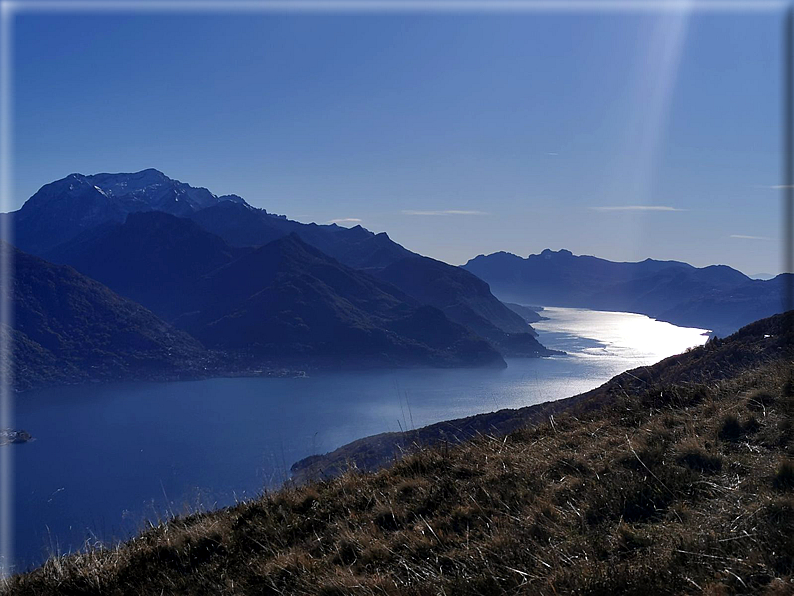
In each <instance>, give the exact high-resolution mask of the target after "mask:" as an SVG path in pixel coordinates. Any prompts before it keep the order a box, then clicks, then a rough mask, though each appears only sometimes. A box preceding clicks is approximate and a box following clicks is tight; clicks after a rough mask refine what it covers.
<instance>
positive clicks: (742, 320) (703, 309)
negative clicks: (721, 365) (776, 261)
mask: <svg viewBox="0 0 794 596" xmlns="http://www.w3.org/2000/svg"><path fill="white" fill-rule="evenodd" d="M793 284H794V275H792V274H790V273H781V274H780V275H778V276H777V277H775V278H773V279H770V280H755V279H754V280H750V281H748V282H746V283H743V284H741V285H739V286H737V287H735V288H731V289H729V290H722V289H715V290H711V291H709V292H707V293H705V294H702V295H699V296H696V297H694V298H692V299H689V300H687V301H685V302H682V303H680V304H677V305H676V306H674V307H673V308H671V309H670V310H668V311H664V312H662V313H661V314H660V315H659V318H660V319H661V320H663V321H676V322H678V324H680V325H690V326H702V327H706V328H709V329H713V330H715V332H716V333H717V334H718V335H720V336H725V335H728V334H729V333H730V332H731V331H733V330H735V329H738V328H739V327H742V326H743V325H746V324H747V321H748V320H750V321H753V320H757V319H761V318H765V317H769V316H771V315H773V314H776V313H780V312H783V311H784V310H786V309H787V306H786V305H785V304H784V296H785V295H786V291H787V288H790V287H792V285H793ZM789 306H790V305H789ZM695 323H697V325H695Z"/></svg>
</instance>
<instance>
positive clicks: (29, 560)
mask: <svg viewBox="0 0 794 596" xmlns="http://www.w3.org/2000/svg"><path fill="white" fill-rule="evenodd" d="M543 315H544V316H546V317H548V320H545V321H541V322H539V323H536V324H535V325H534V327H535V328H536V329H537V330H538V333H539V340H540V341H541V343H543V344H544V345H546V346H547V347H550V348H555V349H559V350H564V351H566V352H567V353H568V354H567V355H566V356H556V357H552V358H543V359H510V360H508V367H507V368H506V369H503V370H490V369H486V370H482V369H473V370H472V369H468V370H459V369H458V370H435V369H433V370H427V369H422V370H416V369H415V370H388V371H370V372H356V373H327V374H322V375H317V376H313V377H309V378H295V379H264V378H234V379H210V380H204V381H195V382H180V383H130V384H116V385H90V386H84V387H69V388H60V389H47V390H42V391H37V392H34V393H30V394H24V395H22V396H19V397H18V398H17V399H16V405H15V413H14V415H15V420H16V427H17V428H23V429H25V430H27V431H29V432H30V433H31V434H32V435H33V436H34V437H36V440H35V441H33V442H30V443H26V444H21V445H11V446H7V447H0V448H4V449H12V450H13V451H12V459H13V464H14V477H15V485H14V489H15V504H14V511H15V516H14V518H15V528H14V535H15V537H16V540H15V557H16V561H17V568H18V569H23V568H26V567H28V566H30V565H33V564H37V563H39V562H41V560H42V559H43V558H44V557H45V556H46V555H47V554H48V553H51V552H68V551H69V550H74V549H76V548H80V547H81V546H82V545H83V544H84V543H85V541H86V540H91V541H94V540H102V541H109V540H113V539H120V538H124V537H127V536H129V535H130V533H131V532H135V531H137V530H139V529H140V528H141V527H142V526H143V524H144V521H145V520H146V519H157V518H158V517H164V516H167V515H169V514H171V513H183V512H186V511H189V510H196V509H199V508H214V507H217V506H223V505H228V504H231V503H234V501H235V499H242V498H246V497H251V496H255V495H256V494H258V493H260V492H261V491H262V490H263V489H265V488H270V487H275V486H277V485H278V484H279V483H280V482H282V481H283V480H284V479H285V478H286V476H287V474H288V470H289V467H290V466H291V465H292V463H294V462H295V461H297V460H299V459H301V458H303V457H306V456H308V455H312V454H315V453H324V452H327V451H330V450H333V449H335V448H337V447H339V446H341V445H343V444H345V443H348V442H350V441H352V440H355V439H358V438H361V437H364V436H367V435H372V434H375V433H380V432H384V431H398V430H401V429H407V428H417V427H420V426H424V425H427V424H431V423H434V422H439V421H441V420H448V419H452V418H460V417H464V416H470V415H472V414H478V413H481V412H489V411H494V410H498V409H501V408H518V407H522V406H527V405H531V404H535V403H539V402H543V401H549V400H554V399H559V398H563V397H568V396H571V395H575V394H577V393H581V392H583V391H587V390H589V389H592V388H594V387H597V386H598V385H600V384H602V383H604V382H605V381H607V380H608V379H610V378H611V377H613V376H615V375H616V374H619V373H621V372H623V371H625V370H628V369H631V368H635V367H637V366H643V365H648V364H653V363H655V362H658V361H659V360H661V359H662V358H664V357H666V356H670V355H672V354H676V353H680V352H682V351H684V350H685V349H686V348H688V347H691V346H695V345H700V344H702V343H704V342H705V341H706V337H705V336H704V335H703V330H699V329H688V328H681V327H676V326H674V325H670V324H668V323H660V322H658V321H654V320H652V319H649V318H647V317H645V316H642V315H636V314H628V313H612V312H597V311H588V310H583V309H569V308H548V309H546V310H545V311H544V312H543Z"/></svg>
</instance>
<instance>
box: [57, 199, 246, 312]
mask: <svg viewBox="0 0 794 596" xmlns="http://www.w3.org/2000/svg"><path fill="white" fill-rule="evenodd" d="M246 252H248V251H247V250H246V249H241V248H234V247H230V246H229V245H228V244H226V242H224V241H223V239H221V238H219V237H218V236H216V235H214V234H211V233H209V232H207V231H206V230H204V229H203V228H202V227H201V226H199V225H198V224H196V223H195V222H193V221H191V220H189V219H184V218H180V217H175V216H173V215H169V214H168V213H164V212H162V211H148V212H138V213H131V214H129V215H128V216H127V219H126V220H125V221H124V223H108V224H105V225H102V226H98V227H96V228H92V229H90V230H87V231H85V232H83V233H81V234H79V235H78V236H76V237H75V238H73V239H72V240H70V241H68V242H66V243H64V244H62V245H60V246H58V247H56V248H54V249H52V250H50V251H48V252H46V253H45V254H44V255H43V256H44V257H45V258H47V259H48V260H50V261H52V262H54V263H63V264H68V265H71V266H72V267H74V268H75V269H77V270H78V271H79V272H80V273H83V274H85V275H87V276H89V277H91V278H93V279H95V280H97V281H100V282H102V283H103V284H105V285H106V286H108V287H109V288H111V289H112V290H113V291H114V292H117V293H118V294H121V295H122V296H125V297H127V298H130V299H132V300H135V301H136V302H139V303H140V304H142V305H143V306H145V307H146V308H148V309H150V310H152V311H154V312H155V313H157V314H158V315H159V316H161V317H163V318H165V319H166V320H172V319H174V318H176V317H177V316H179V315H181V314H184V313H186V312H189V311H190V310H193V309H195V308H196V300H197V298H198V296H197V292H198V289H197V281H198V280H199V279H200V278H201V277H203V276H204V275H207V274H208V273H210V272H211V271H214V270H215V269H219V268H220V267H223V266H224V265H228V264H229V263H231V262H232V261H234V260H235V259H237V258H239V257H240V256H242V255H243V254H245V253H246Z"/></svg>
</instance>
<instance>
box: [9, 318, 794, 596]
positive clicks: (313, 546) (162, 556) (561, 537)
mask: <svg viewBox="0 0 794 596" xmlns="http://www.w3.org/2000/svg"><path fill="white" fill-rule="evenodd" d="M792 323H794V313H792V312H790V313H788V314H787V315H784V316H777V317H773V318H771V319H767V320H764V321H760V322H757V323H755V324H753V325H751V326H748V327H746V328H744V329H743V330H742V331H740V332H739V333H737V334H735V335H733V336H731V337H730V338H727V339H724V340H719V341H717V342H709V344H707V345H706V346H704V347H701V348H697V349H695V350H691V351H690V352H688V353H686V354H683V355H681V356H679V357H673V358H670V359H667V360H665V361H663V362H662V363H660V364H658V365H656V366H654V367H649V368H647V369H637V370H636V371H632V372H631V373H627V374H625V375H621V376H620V377H617V378H616V379H614V380H613V381H611V382H610V383H608V384H607V385H605V386H604V387H603V388H600V390H596V391H595V392H592V393H591V394H586V395H585V396H582V398H581V399H576V400H572V401H569V402H568V407H566V408H564V409H563V410H559V411H557V412H556V413H554V414H553V415H551V416H549V417H548V418H545V419H543V420H542V421H536V422H535V423H534V424H532V425H530V426H525V427H523V428H518V429H516V430H514V431H512V432H510V433H509V434H507V435H504V436H500V435H496V434H488V433H483V434H480V435H479V436H478V437H476V438H475V439H473V440H471V441H467V442H465V443H462V444H460V445H456V446H450V445H449V444H444V443H441V444H438V445H436V446H435V447H432V448H425V449H420V450H418V451H417V452H415V453H412V454H410V455H408V456H406V457H404V458H403V459H401V460H399V461H397V462H395V463H394V465H392V466H391V467H390V468H388V469H384V470H381V471H379V472H377V473H372V474H363V473H358V472H355V471H348V472H347V473H345V474H342V475H341V476H339V477H337V478H335V479H332V480H327V481H321V482H310V483H307V484H306V485H303V486H300V487H291V488H286V489H284V490H281V491H279V492H276V493H273V494H267V495H264V496H262V497H261V498H259V499H256V500H253V501H249V502H245V503H241V504H239V505H237V506H235V507H232V508H229V509H225V510H221V511H216V512H210V513H200V514H195V515H191V516H188V517H184V518H179V519H174V520H172V521H169V522H167V523H163V524H160V525H158V526H156V527H152V528H150V529H148V530H147V531H145V532H143V533H142V534H141V535H140V536H138V537H136V538H135V539H133V540H131V541H129V542H127V543H125V544H121V545H119V546H117V547H114V548H108V549H101V548H93V549H90V550H88V551H87V552H85V553H80V554H75V555H71V556H66V557H60V558H53V559H51V560H49V561H48V562H47V563H46V564H45V565H44V566H43V567H41V568H39V569H36V570H34V571H32V572H30V573H27V574H24V575H19V576H16V577H13V578H11V579H10V581H9V583H8V585H7V588H6V592H7V593H8V594H14V595H22V594H36V595H42V594H62V593H69V594H171V593H184V594H248V593H255V594H324V595H332V594H416V595H424V594H494V593H512V594H604V595H607V594H642V595H648V594H682V593H684V594H686V593H692V594H713V595H717V594H759V593H760V594H767V595H776V594H790V593H792V589H794V583H792V582H794V541H792V539H791V537H792V535H794V499H793V493H792V491H793V490H794V465H793V464H792V460H791V447H792V442H793V441H794V425H792V414H794V385H793V384H792V379H791V362H792V359H791V356H792V352H791V346H792V343H791V340H792V339H793V337H792Z"/></svg>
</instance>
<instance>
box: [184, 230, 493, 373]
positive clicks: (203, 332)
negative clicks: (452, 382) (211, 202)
mask: <svg viewBox="0 0 794 596" xmlns="http://www.w3.org/2000/svg"><path fill="white" fill-rule="evenodd" d="M197 291H198V295H199V296H201V299H202V304H200V305H199V308H198V311H197V312H195V313H192V314H188V315H185V316H183V317H181V318H180V319H178V320H177V321H176V324H177V325H178V326H179V327H181V328H183V329H185V330H187V331H188V332H190V333H191V334H192V335H194V336H195V337H197V338H199V339H200V340H201V341H202V342H204V343H205V345H207V346H211V347H216V348H219V349H224V350H246V351H249V352H251V353H256V354H259V355H267V356H273V357H276V356H277V357H279V358H282V359H285V358H294V359H299V360H301V361H303V359H308V360H310V361H318V362H328V363H331V364H334V365H335V364H341V363H349V364H350V363H352V364H354V365H361V364H369V363H372V364H379V365H384V364H390V365H422V364H423V365H434V366H460V365H471V366H480V365H496V366H504V361H503V360H502V358H501V356H500V355H499V353H498V352H496V350H494V349H493V347H491V346H490V345H489V344H488V342H486V341H485V340H482V339H480V338H478V337H477V336H475V335H473V334H472V333H471V332H470V331H468V330H467V329H466V328H464V327H462V326H460V325H457V324H456V323H453V322H452V321H450V320H449V319H448V318H447V317H446V316H445V315H444V314H443V313H442V312H441V311H439V310H438V309H435V308H433V307H429V306H422V305H421V304H420V303H419V302H417V301H415V300H413V299H411V298H410V297H408V296H407V295H405V294H403V293H402V292H400V291H399V290H398V289H397V288H395V287H393V286H391V285H390V284H387V283H385V282H383V281H380V280H378V279H375V278H374V277H372V276H370V275H368V274H367V273H365V272H362V271H358V270H355V269H352V268H350V267H347V266H345V265H343V264H342V263H339V262H338V261H336V260H335V259H333V258H331V257H329V256H327V255H325V254H324V253H322V252H320V251H319V250H317V249H316V248H313V247H311V246H309V245H308V244H306V243H305V242H303V241H302V240H301V239H300V238H299V237H298V236H297V235H296V234H290V235H288V236H285V237H283V238H279V239H278V240H274V241H273V242H271V243H269V244H266V245H264V246H262V247H259V248H258V249H256V250H254V251H252V252H250V253H248V254H246V255H244V256H243V257H241V258H239V259H237V260H235V261H233V262H232V263H230V264H229V265H226V266H225V267H222V268H220V269H218V270H216V271H214V272H213V273H211V274H209V275H207V276H205V277H204V278H203V279H202V280H201V282H200V285H199V287H198V290H197Z"/></svg>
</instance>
